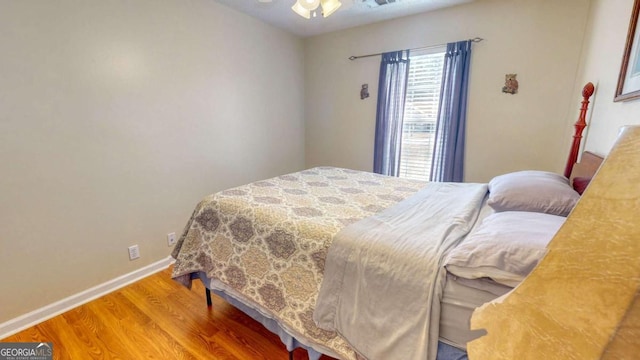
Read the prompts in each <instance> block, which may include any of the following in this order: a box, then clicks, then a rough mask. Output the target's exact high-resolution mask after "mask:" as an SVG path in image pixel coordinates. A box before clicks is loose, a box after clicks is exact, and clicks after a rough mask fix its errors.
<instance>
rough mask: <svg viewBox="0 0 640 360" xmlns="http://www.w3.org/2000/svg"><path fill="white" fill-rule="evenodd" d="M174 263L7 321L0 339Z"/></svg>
mask: <svg viewBox="0 0 640 360" xmlns="http://www.w3.org/2000/svg"><path fill="white" fill-rule="evenodd" d="M172 262H173V259H172V258H171V257H167V258H166V259H162V260H160V261H157V262H155V263H152V264H149V265H147V266H145V267H143V268H140V269H138V270H135V271H132V272H130V273H128V274H124V275H122V276H120V277H117V278H115V279H112V280H109V281H107V282H105V283H102V284H100V285H97V286H94V287H92V288H89V289H87V290H85V291H82V292H79V293H77V294H74V295H71V296H69V297H67V298H64V299H62V300H60V301H56V302H54V303H52V304H49V305H47V306H44V307H42V308H40V309H37V310H34V311H32V312H29V313H27V314H24V315H21V316H18V317H17V318H14V319H11V320H9V321H6V322H4V323H2V324H0V339H4V338H6V337H8V336H11V335H13V334H15V333H18V332H20V331H22V330H24V329H27V328H29V327H31V326H34V325H36V324H39V323H41V322H43V321H45V320H48V319H51V318H52V317H54V316H57V315H60V314H62V313H64V312H65V311H69V310H71V309H73V308H75V307H78V306H80V305H82V304H85V303H88V302H89V301H91V300H94V299H97V298H99V297H101V296H104V295H106V294H108V293H110V292H113V291H115V290H118V289H120V288H122V287H124V286H127V285H129V284H131V283H134V282H136V281H138V280H140V279H142V278H145V277H147V276H149V275H152V274H155V273H157V272H159V271H162V270H164V269H166V268H167V267H168V266H169V265H171V263H172Z"/></svg>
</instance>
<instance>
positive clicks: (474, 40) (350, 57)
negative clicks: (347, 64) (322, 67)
mask: <svg viewBox="0 0 640 360" xmlns="http://www.w3.org/2000/svg"><path fill="white" fill-rule="evenodd" d="M482 40H484V39H483V38H480V37H476V38H473V39H469V41H472V42H480V41H482ZM444 45H447V44H438V45H431V46H423V47H418V48H413V49H409V50H413V51H415V50H426V49H432V48H435V47H439V46H444ZM382 54H383V53H377V54H368V55H360V56H349V60H352V61H353V60H357V59H361V58H366V57H371V56H378V55H382Z"/></svg>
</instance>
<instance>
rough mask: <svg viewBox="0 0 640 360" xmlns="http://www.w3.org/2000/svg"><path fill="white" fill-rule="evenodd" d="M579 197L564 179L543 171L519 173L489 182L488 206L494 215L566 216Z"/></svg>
mask: <svg viewBox="0 0 640 360" xmlns="http://www.w3.org/2000/svg"><path fill="white" fill-rule="evenodd" d="M579 199H580V195H579V194H578V193H577V192H576V191H575V190H574V189H573V188H571V186H570V185H569V179H567V178H566V177H564V176H562V175H559V174H555V173H551V172H546V171H534V170H530V171H518V172H513V173H509V174H505V175H500V176H496V177H494V178H493V179H492V180H491V181H490V182H489V199H488V200H487V204H489V206H491V207H492V208H493V209H494V210H495V211H497V212H499V211H532V212H542V213H547V214H553V215H560V216H567V215H569V213H570V212H571V210H572V209H573V207H574V206H575V205H576V203H577V202H578V200H579Z"/></svg>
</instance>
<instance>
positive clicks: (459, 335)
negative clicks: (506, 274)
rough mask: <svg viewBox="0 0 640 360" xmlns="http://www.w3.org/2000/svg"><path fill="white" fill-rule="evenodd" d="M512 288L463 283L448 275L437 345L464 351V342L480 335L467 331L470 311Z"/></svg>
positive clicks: (484, 281)
mask: <svg viewBox="0 0 640 360" xmlns="http://www.w3.org/2000/svg"><path fill="white" fill-rule="evenodd" d="M511 290H512V288H510V287H508V286H504V285H501V284H498V283H496V282H494V281H491V280H489V279H474V280H470V279H464V278H459V277H456V276H455V275H452V274H450V273H447V281H446V283H445V287H444V294H443V296H442V300H441V301H440V304H441V312H440V341H442V342H444V343H446V344H449V345H451V346H454V347H456V348H459V349H466V348H467V342H469V341H471V340H473V339H475V338H476V337H478V336H480V335H482V334H481V333H474V332H472V331H471V330H470V319H471V314H472V313H473V311H474V310H475V309H476V308H477V307H478V306H481V305H482V304H484V303H487V302H489V301H492V300H494V299H495V298H497V297H500V296H502V295H504V294H506V293H508V292H509V291H511Z"/></svg>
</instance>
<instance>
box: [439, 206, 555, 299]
mask: <svg viewBox="0 0 640 360" xmlns="http://www.w3.org/2000/svg"><path fill="white" fill-rule="evenodd" d="M565 219H566V218H564V217H562V216H556V215H549V214H543V213H534V212H524V211H507V212H500V213H495V214H492V215H489V216H487V217H486V218H485V219H484V220H483V221H482V223H481V224H480V225H479V226H478V227H477V228H476V229H475V230H474V231H473V232H472V233H471V234H469V236H467V238H466V239H464V240H463V241H462V243H460V245H458V246H457V247H455V248H454V249H453V250H452V251H451V252H450V253H449V255H448V257H447V259H446V260H445V267H446V269H447V270H448V271H449V272H450V273H452V274H453V275H456V276H459V277H462V278H465V279H478V278H490V279H492V280H493V281H495V282H498V283H500V284H503V285H507V286H511V287H515V286H516V285H518V284H519V283H520V282H521V281H522V280H523V279H524V278H525V277H526V276H527V275H529V273H530V272H531V270H533V268H534V267H535V266H536V265H537V264H538V262H539V261H540V259H542V257H543V256H544V255H545V254H546V246H547V244H548V243H549V241H551V239H552V238H553V236H554V235H555V234H556V232H558V229H560V226H561V225H562V224H563V223H564V221H565Z"/></svg>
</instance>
